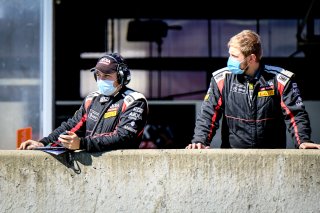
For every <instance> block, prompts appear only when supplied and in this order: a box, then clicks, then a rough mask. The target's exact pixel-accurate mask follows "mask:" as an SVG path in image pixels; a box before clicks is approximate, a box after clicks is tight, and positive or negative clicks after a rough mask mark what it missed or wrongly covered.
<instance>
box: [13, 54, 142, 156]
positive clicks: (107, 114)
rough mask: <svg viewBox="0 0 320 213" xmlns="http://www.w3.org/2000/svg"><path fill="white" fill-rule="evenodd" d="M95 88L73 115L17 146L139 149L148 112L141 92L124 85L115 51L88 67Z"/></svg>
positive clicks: (125, 72)
mask: <svg viewBox="0 0 320 213" xmlns="http://www.w3.org/2000/svg"><path fill="white" fill-rule="evenodd" d="M91 72H93V74H94V78H95V79H96V82H97V87H98V91H95V92H92V93H90V94H89V95H88V96H87V97H86V98H85V99H84V100H83V103H82V105H81V106H80V108H79V109H78V110H77V111H76V112H75V114H74V116H73V117H72V118H70V119H68V120H67V121H66V122H62V123H61V125H60V126H59V127H58V128H56V129H55V130H54V131H53V132H52V133H50V134H49V135H48V136H47V137H44V138H42V139H41V140H39V141H35V140H27V141H25V142H23V143H22V144H21V146H20V147H19V148H18V149H20V150H23V149H35V148H37V147H44V146H57V144H58V145H61V146H64V147H65V148H67V149H70V150H78V149H83V150H86V151H90V152H94V151H106V150H114V149H130V148H134V149H135V148H139V144H140V142H141V138H142V135H143V130H144V127H145V125H146V121H147V115H148V102H147V100H146V98H145V97H144V95H143V94H141V93H139V92H137V91H134V90H132V89H130V88H128V87H127V86H126V85H127V84H128V83H129V82H130V79H131V74H130V70H129V68H128V66H127V64H126V63H125V60H124V59H123V57H122V56H121V55H120V54H118V53H111V54H106V55H104V56H102V57H101V58H100V59H99V60H98V62H97V64H96V66H95V67H94V68H92V69H91Z"/></svg>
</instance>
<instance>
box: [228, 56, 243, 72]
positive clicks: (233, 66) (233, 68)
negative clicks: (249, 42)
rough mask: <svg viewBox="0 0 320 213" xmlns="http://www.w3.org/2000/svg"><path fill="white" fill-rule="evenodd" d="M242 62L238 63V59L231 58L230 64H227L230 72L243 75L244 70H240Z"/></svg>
mask: <svg viewBox="0 0 320 213" xmlns="http://www.w3.org/2000/svg"><path fill="white" fill-rule="evenodd" d="M240 64H241V62H240V61H237V60H236V59H234V58H232V57H229V59H228V62H227V66H228V68H229V70H230V71H231V72H232V73H233V74H243V73H244V70H242V69H240Z"/></svg>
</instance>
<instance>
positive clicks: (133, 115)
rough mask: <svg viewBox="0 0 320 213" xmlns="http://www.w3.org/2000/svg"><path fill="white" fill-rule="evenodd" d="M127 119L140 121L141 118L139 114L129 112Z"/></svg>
mask: <svg viewBox="0 0 320 213" xmlns="http://www.w3.org/2000/svg"><path fill="white" fill-rule="evenodd" d="M128 118H129V119H132V120H135V121H136V120H142V116H141V114H140V113H137V112H130V114H129V116H128Z"/></svg>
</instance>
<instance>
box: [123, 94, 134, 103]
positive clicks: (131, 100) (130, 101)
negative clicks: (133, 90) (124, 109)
mask: <svg viewBox="0 0 320 213" xmlns="http://www.w3.org/2000/svg"><path fill="white" fill-rule="evenodd" d="M124 101H125V102H127V105H130V104H131V103H132V102H133V101H134V99H133V98H132V97H131V96H129V95H127V96H126V97H125V98H124Z"/></svg>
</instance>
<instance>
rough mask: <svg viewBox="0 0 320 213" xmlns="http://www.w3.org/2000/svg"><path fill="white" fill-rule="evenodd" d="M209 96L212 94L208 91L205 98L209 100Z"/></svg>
mask: <svg viewBox="0 0 320 213" xmlns="http://www.w3.org/2000/svg"><path fill="white" fill-rule="evenodd" d="M209 97H210V94H209V93H207V94H206V96H204V100H205V101H207V100H208V99H209Z"/></svg>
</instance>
